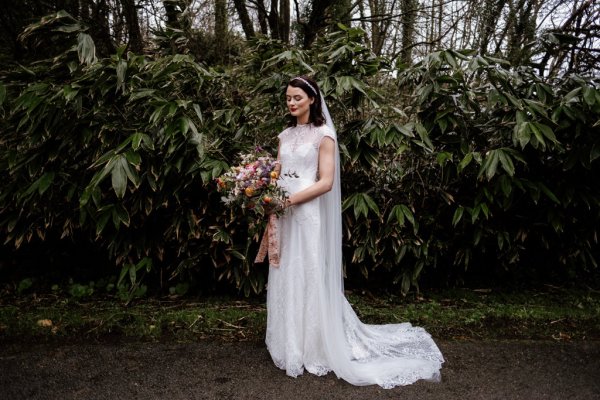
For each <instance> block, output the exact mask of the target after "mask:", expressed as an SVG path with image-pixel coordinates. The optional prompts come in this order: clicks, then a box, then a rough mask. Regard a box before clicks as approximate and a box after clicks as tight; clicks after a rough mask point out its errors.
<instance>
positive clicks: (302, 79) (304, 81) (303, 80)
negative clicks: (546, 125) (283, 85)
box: [292, 76, 319, 96]
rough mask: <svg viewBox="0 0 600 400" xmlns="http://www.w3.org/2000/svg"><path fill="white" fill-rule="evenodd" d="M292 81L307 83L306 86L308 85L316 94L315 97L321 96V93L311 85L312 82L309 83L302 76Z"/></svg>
mask: <svg viewBox="0 0 600 400" xmlns="http://www.w3.org/2000/svg"><path fill="white" fill-rule="evenodd" d="M292 80H293V81H296V80H298V81H301V82H303V83H305V84H306V85H307V86H308V87H309V88H310V90H311V91H312V92H313V93H314V94H315V96H319V92H318V91H317V89H315V88H314V87H313V85H311V84H310V82H308V81H307V80H306V79H304V78H302V77H300V76H297V77H295V78H294V79H292Z"/></svg>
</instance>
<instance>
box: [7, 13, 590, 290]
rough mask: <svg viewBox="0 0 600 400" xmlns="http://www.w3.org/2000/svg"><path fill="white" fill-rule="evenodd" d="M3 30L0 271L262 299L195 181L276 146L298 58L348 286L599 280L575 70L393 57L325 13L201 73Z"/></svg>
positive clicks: (230, 217)
mask: <svg viewBox="0 0 600 400" xmlns="http://www.w3.org/2000/svg"><path fill="white" fill-rule="evenodd" d="M173 35H176V32H174V33H173ZM20 38H21V39H20V42H19V43H27V45H28V46H31V48H39V47H40V46H42V47H43V48H44V51H42V52H40V53H37V52H32V53H29V54H30V57H31V59H29V60H27V62H24V63H22V64H10V65H6V67H5V68H4V70H3V72H2V78H1V83H0V107H1V109H0V112H1V120H0V121H1V130H2V136H1V138H0V179H2V181H3V184H2V188H1V190H0V232H1V235H2V239H3V247H2V251H1V255H2V257H1V260H2V261H1V264H0V274H2V276H3V279H5V280H7V281H11V280H18V279H20V278H22V277H23V276H36V277H38V278H39V280H40V281H41V282H46V283H51V282H53V281H54V280H56V279H63V278H64V277H65V276H75V277H76V279H82V280H87V279H97V278H99V277H106V276H111V275H114V276H115V279H114V282H112V283H113V287H118V288H120V290H121V291H122V292H123V293H124V296H125V297H126V298H131V297H133V296H137V295H142V294H144V293H145V292H146V290H147V289H148V288H149V289H150V290H151V291H152V292H155V293H157V292H167V291H168V290H169V289H172V288H174V287H180V288H181V287H185V288H186V289H185V290H192V291H195V292H199V293H206V292H213V291H224V290H225V291H229V290H240V291H241V292H242V293H245V294H246V295H249V294H251V293H260V292H262V291H263V290H264V287H265V280H266V273H267V267H266V266H265V265H256V266H255V265H253V264H252V260H253V256H254V254H255V252H256V248H257V244H258V243H257V242H258V238H259V236H260V233H261V227H260V226H254V225H252V224H250V225H249V224H248V221H247V220H246V219H245V218H244V217H243V216H240V215H236V214H235V213H234V212H233V211H231V210H228V209H227V208H226V207H225V206H224V205H223V204H221V202H220V199H219V195H218V194H217V193H216V191H215V187H214V183H213V179H214V178H215V177H217V176H219V175H220V174H221V173H222V172H223V171H225V170H226V169H227V168H228V167H229V165H232V164H233V163H235V162H236V154H238V153H239V152H240V151H248V150H249V149H251V148H253V147H254V146H255V145H261V146H264V147H266V148H268V149H270V150H272V151H275V150H276V146H277V143H276V141H275V140H276V139H275V138H276V134H277V133H278V132H279V131H280V130H281V129H282V128H283V127H284V126H285V123H286V120H285V108H284V104H283V97H282V93H283V90H284V88H285V84H286V82H287V81H288V80H289V78H290V77H292V76H295V75H298V74H301V73H302V74H304V73H308V74H310V75H313V76H314V77H315V78H316V79H317V81H318V82H319V84H320V86H321V88H322V90H323V92H324V93H325V94H326V98H327V101H328V104H329V106H330V109H331V111H332V115H333V117H334V121H335V122H336V125H337V130H338V136H339V140H340V145H341V148H342V157H343V160H342V164H343V165H342V177H343V178H342V181H343V182H342V185H343V187H342V191H343V196H344V199H343V201H344V203H343V209H344V216H343V217H344V256H345V264H346V272H347V275H348V278H349V284H350V285H351V286H356V287H369V288H384V289H387V290H393V291H399V292H402V293H407V292H408V291H409V290H410V289H411V288H417V289H418V287H419V283H421V284H422V283H425V284H426V285H427V286H454V285H465V284H466V285H503V286H515V285H516V286H529V285H536V284H540V283H559V284H566V283H568V284H593V285H594V284H597V283H598V275H599V274H598V268H597V260H598V233H597V230H598V222H599V214H598V213H599V209H600V208H599V207H598V205H599V199H600V193H599V192H598V191H599V189H598V184H597V176H598V160H597V159H598V156H600V144H599V140H600V139H599V129H600V127H599V124H598V121H599V116H600V91H599V89H598V84H599V82H598V80H597V79H596V78H594V77H593V76H590V75H584V74H579V75H578V74H575V73H565V74H562V75H558V76H552V77H542V76H540V75H538V74H536V72H535V70H534V69H532V68H531V67H529V66H527V65H523V66H518V65H511V64H509V63H508V62H506V61H503V60H501V59H497V58H493V57H490V56H484V55H481V54H478V53H476V52H474V51H455V50H440V51H436V52H433V53H431V54H429V55H427V56H425V57H424V58H423V59H422V60H421V61H419V62H416V63H414V64H413V65H412V66H410V67H407V66H405V65H403V64H398V65H397V66H395V67H392V64H391V63H389V62H387V60H386V59H385V58H381V57H376V56H375V55H374V54H373V52H372V51H371V50H370V49H369V47H368V46H367V44H366V43H365V35H364V31H363V30H361V29H359V28H348V27H345V26H343V25H339V26H337V27H336V29H332V30H331V31H330V32H329V33H327V34H323V35H320V36H319V37H317V38H316V39H315V40H316V42H315V45H314V46H312V47H311V48H308V49H298V48H297V47H294V46H292V45H289V44H287V43H285V42H282V41H279V40H274V39H268V38H253V39H251V40H250V41H249V42H248V43H247V44H240V46H239V48H238V49H237V50H236V52H233V53H230V57H232V58H231V59H230V60H229V62H228V63H227V64H223V65H221V64H216V65H212V66H210V64H209V63H207V62H201V61H199V60H198V58H197V57H194V56H193V55H191V54H184V53H185V52H181V51H179V50H177V49H175V50H176V51H174V49H173V47H172V46H171V44H172V42H171V41H170V40H165V39H164V37H162V39H161V37H157V42H156V43H157V44H156V46H157V49H156V51H155V52H154V53H152V54H145V55H144V54H140V53H135V52H132V51H128V50H129V49H128V48H127V46H121V47H118V48H115V49H114V51H113V52H110V51H106V50H103V51H102V52H96V50H97V48H96V45H95V43H96V42H95V40H94V38H93V37H92V35H91V32H90V30H89V26H88V25H87V24H85V23H84V22H82V21H81V20H79V19H76V18H74V17H72V16H71V15H69V14H67V13H65V12H59V13H56V14H53V15H50V16H47V17H45V18H44V19H43V20H41V21H39V22H37V23H34V24H32V25H29V26H28V27H27V28H25V29H24V30H23V32H22V33H21V36H20ZM171 39H173V38H171ZM44 43H45V44H47V43H60V44H61V45H60V46H58V45H56V46H54V45H52V46H46V47H44ZM177 43H180V42H177ZM197 43H200V44H198V45H199V46H202V44H201V42H200V41H199V42H197ZM103 54H104V56H103ZM209 54H213V55H214V53H209ZM211 57H212V56H211ZM213 62H215V61H214V60H213V61H211V63H213ZM28 266H31V269H30V270H28ZM115 266H116V269H115ZM61 271H62V272H61ZM178 285H184V286H178Z"/></svg>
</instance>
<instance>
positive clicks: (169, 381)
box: [0, 341, 600, 400]
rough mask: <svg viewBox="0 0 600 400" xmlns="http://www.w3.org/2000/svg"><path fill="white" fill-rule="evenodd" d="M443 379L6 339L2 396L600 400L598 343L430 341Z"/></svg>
mask: <svg viewBox="0 0 600 400" xmlns="http://www.w3.org/2000/svg"><path fill="white" fill-rule="evenodd" d="M438 344H439V346H440V348H441V350H442V352H443V353H444V356H445V358H446V363H445V364H444V367H443V369H442V382H441V383H430V382H417V383H416V384H414V385H410V386H405V387H398V388H395V389H391V390H386V389H382V388H380V387H378V386H367V387H355V386H352V385H349V384H347V383H346V382H344V381H342V380H339V379H337V378H336V377H335V376H334V375H333V374H329V375H327V376H325V377H317V376H313V375H310V374H308V373H305V374H304V375H303V376H301V377H299V378H296V379H293V378H289V377H287V376H286V375H285V373H284V372H283V371H280V370H278V369H277V368H275V367H274V366H273V363H272V362H271V359H270V357H269V354H268V353H267V351H266V349H265V346H264V344H263V343H262V342H238V343H223V342H216V341H200V342H197V343H131V342H116V343H106V342H104V343H94V344H82V343H78V344H68V343H54V344H14V343H13V344H4V345H2V347H1V350H0V399H6V400H19V399H169V400H171V399H173V400H178V399H186V400H189V399H343V400H352V399H411V400H419V399H528V400H532V399H586V400H587V399H600V342H597V341H588V342H570V343H557V342H540V341H527V342H523V341H506V342H476V341H475V342H472V341H438Z"/></svg>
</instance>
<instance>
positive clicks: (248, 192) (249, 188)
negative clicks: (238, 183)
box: [244, 186, 254, 197]
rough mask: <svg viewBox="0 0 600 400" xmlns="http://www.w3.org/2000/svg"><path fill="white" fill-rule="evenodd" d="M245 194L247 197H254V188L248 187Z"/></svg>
mask: <svg viewBox="0 0 600 400" xmlns="http://www.w3.org/2000/svg"><path fill="white" fill-rule="evenodd" d="M244 193H246V196H248V197H252V195H253V194H254V188H252V187H251V186H248V187H247V188H246V190H244Z"/></svg>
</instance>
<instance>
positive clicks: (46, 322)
mask: <svg viewBox="0 0 600 400" xmlns="http://www.w3.org/2000/svg"><path fill="white" fill-rule="evenodd" d="M37 325H38V326H41V327H44V328H48V327H51V326H52V320H49V319H40V320H38V322H37Z"/></svg>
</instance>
